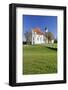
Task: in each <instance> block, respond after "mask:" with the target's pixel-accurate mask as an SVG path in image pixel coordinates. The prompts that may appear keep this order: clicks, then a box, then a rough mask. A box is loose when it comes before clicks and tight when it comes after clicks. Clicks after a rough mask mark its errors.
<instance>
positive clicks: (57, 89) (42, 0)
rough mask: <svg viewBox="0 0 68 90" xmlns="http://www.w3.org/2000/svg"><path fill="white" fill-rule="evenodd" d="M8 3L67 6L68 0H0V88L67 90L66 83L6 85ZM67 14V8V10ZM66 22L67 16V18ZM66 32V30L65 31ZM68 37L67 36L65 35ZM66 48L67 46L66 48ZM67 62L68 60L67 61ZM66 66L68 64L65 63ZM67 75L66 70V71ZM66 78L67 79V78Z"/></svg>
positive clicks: (67, 85) (1, 89)
mask: <svg viewBox="0 0 68 90" xmlns="http://www.w3.org/2000/svg"><path fill="white" fill-rule="evenodd" d="M9 3H28V4H30V3H31V4H43V5H59V6H67V8H68V0H0V90H15V89H16V90H36V89H37V90H67V89H68V83H67V84H57V85H42V86H29V87H28V86H27V87H14V88H12V87H10V86H8V70H9V66H8V65H9V45H8V44H9V42H8V40H9V15H8V14H9V12H8V11H9V8H8V6H9ZM67 15H68V10H67ZM67 22H68V18H67ZM67 34H68V31H67ZM67 37H68V36H67ZM67 50H68V48H67ZM67 64H68V61H67ZM67 68H68V65H67ZM67 75H68V72H67ZM67 80H68V79H67Z"/></svg>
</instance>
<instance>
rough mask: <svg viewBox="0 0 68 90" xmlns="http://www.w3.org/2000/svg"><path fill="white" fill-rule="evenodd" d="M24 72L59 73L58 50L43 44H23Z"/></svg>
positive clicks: (28, 73) (25, 73)
mask: <svg viewBox="0 0 68 90" xmlns="http://www.w3.org/2000/svg"><path fill="white" fill-rule="evenodd" d="M23 49H24V50H23V52H24V56H23V74H24V75H30V74H49V73H57V50H52V49H50V48H47V47H46V46H43V45H27V46H25V45H24V46H23Z"/></svg>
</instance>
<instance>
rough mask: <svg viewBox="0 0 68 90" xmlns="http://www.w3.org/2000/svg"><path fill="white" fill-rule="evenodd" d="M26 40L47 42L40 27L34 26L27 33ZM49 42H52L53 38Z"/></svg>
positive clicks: (37, 42) (36, 42)
mask: <svg viewBox="0 0 68 90" xmlns="http://www.w3.org/2000/svg"><path fill="white" fill-rule="evenodd" d="M46 32H48V30H46ZM26 41H27V42H28V43H30V44H32V45H33V44H45V43H48V39H47V38H46V37H45V33H44V32H42V31H41V30H40V28H38V27H37V28H34V29H32V30H31V32H29V33H28V37H27V39H26ZM50 43H54V40H51V41H50Z"/></svg>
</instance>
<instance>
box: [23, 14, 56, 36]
mask: <svg viewBox="0 0 68 90" xmlns="http://www.w3.org/2000/svg"><path fill="white" fill-rule="evenodd" d="M22 17H23V30H24V33H25V32H29V31H31V30H32V29H33V28H36V27H39V28H40V29H41V30H42V31H43V32H45V27H47V28H48V31H49V32H52V33H53V34H54V37H55V38H56V37H57V16H38V15H23V16H22Z"/></svg>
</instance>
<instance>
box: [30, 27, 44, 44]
mask: <svg viewBox="0 0 68 90" xmlns="http://www.w3.org/2000/svg"><path fill="white" fill-rule="evenodd" d="M44 43H45V36H44V33H43V32H41V30H40V29H39V28H35V29H33V30H32V44H44Z"/></svg>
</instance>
